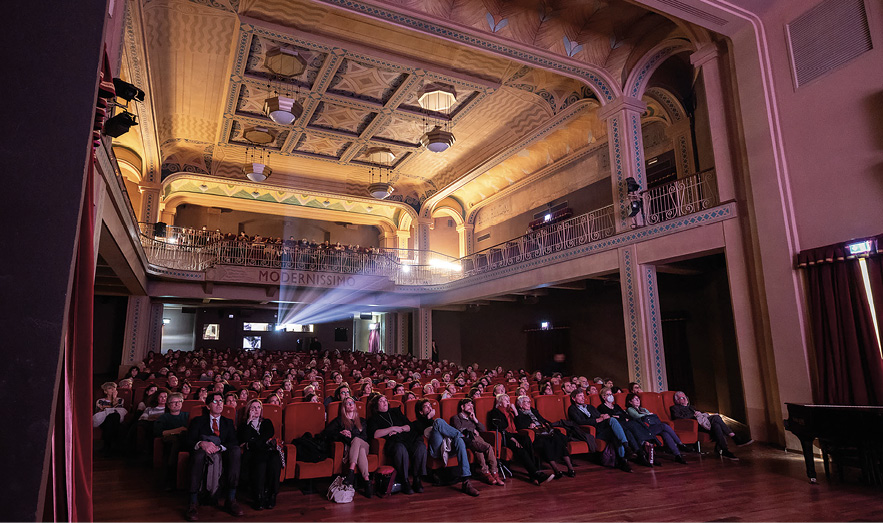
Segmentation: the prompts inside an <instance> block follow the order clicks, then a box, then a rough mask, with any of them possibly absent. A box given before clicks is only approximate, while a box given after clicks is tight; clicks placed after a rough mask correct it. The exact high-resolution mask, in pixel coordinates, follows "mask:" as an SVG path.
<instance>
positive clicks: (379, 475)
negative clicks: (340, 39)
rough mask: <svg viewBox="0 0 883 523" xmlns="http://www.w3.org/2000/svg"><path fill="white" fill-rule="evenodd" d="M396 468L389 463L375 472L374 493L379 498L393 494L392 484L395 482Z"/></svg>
mask: <svg viewBox="0 0 883 523" xmlns="http://www.w3.org/2000/svg"><path fill="white" fill-rule="evenodd" d="M395 479H396V469H394V468H393V467H390V466H388V465H384V466H382V467H378V468H377V471H376V472H375V473H374V493H375V494H376V495H377V497H378V498H383V497H386V496H390V495H392V486H393V485H394V484H395Z"/></svg>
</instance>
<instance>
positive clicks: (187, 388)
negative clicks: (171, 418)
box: [178, 380, 193, 400]
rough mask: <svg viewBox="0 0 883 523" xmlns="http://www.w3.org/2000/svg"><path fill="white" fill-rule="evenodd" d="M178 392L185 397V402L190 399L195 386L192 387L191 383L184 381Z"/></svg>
mask: <svg viewBox="0 0 883 523" xmlns="http://www.w3.org/2000/svg"><path fill="white" fill-rule="evenodd" d="M178 392H180V393H181V395H183V396H184V399H185V400H186V399H190V394H191V393H192V392H193V386H192V385H190V382H189V381H187V380H184V381H182V382H181V387H179V390H178Z"/></svg>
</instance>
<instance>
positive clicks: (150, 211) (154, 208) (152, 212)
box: [138, 183, 174, 223]
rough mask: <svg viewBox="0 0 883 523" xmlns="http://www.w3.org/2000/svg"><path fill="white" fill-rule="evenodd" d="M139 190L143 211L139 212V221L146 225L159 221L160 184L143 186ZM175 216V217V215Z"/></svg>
mask: <svg viewBox="0 0 883 523" xmlns="http://www.w3.org/2000/svg"><path fill="white" fill-rule="evenodd" d="M138 190H139V191H141V209H140V211H139V212H138V219H139V220H140V221H142V222H146V223H154V222H156V221H157V219H156V218H157V216H159V204H160V201H159V200H160V198H159V192H160V185H159V184H154V183H150V184H146V183H145V184H141V185H139V186H138ZM173 216H174V215H173ZM166 223H174V222H166Z"/></svg>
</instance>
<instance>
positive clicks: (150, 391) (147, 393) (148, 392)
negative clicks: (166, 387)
mask: <svg viewBox="0 0 883 523" xmlns="http://www.w3.org/2000/svg"><path fill="white" fill-rule="evenodd" d="M157 390H159V387H158V386H157V385H156V384H155V383H151V384H150V385H148V386H147V388H146V389H144V396H143V399H142V400H141V401H140V402H138V408H136V409H135V414H136V415H137V416H138V417H141V413H143V412H144V410H145V409H147V402H148V399H149V398H150V397H151V396H153V395H154V394H156V391H157Z"/></svg>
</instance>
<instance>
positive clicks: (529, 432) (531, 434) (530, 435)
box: [518, 429, 536, 442]
mask: <svg viewBox="0 0 883 523" xmlns="http://www.w3.org/2000/svg"><path fill="white" fill-rule="evenodd" d="M518 433H519V434H524V435H525V436H527V437H528V438H530V441H531V442H533V440H534V438H536V433H535V432H534V431H533V429H518Z"/></svg>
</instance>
